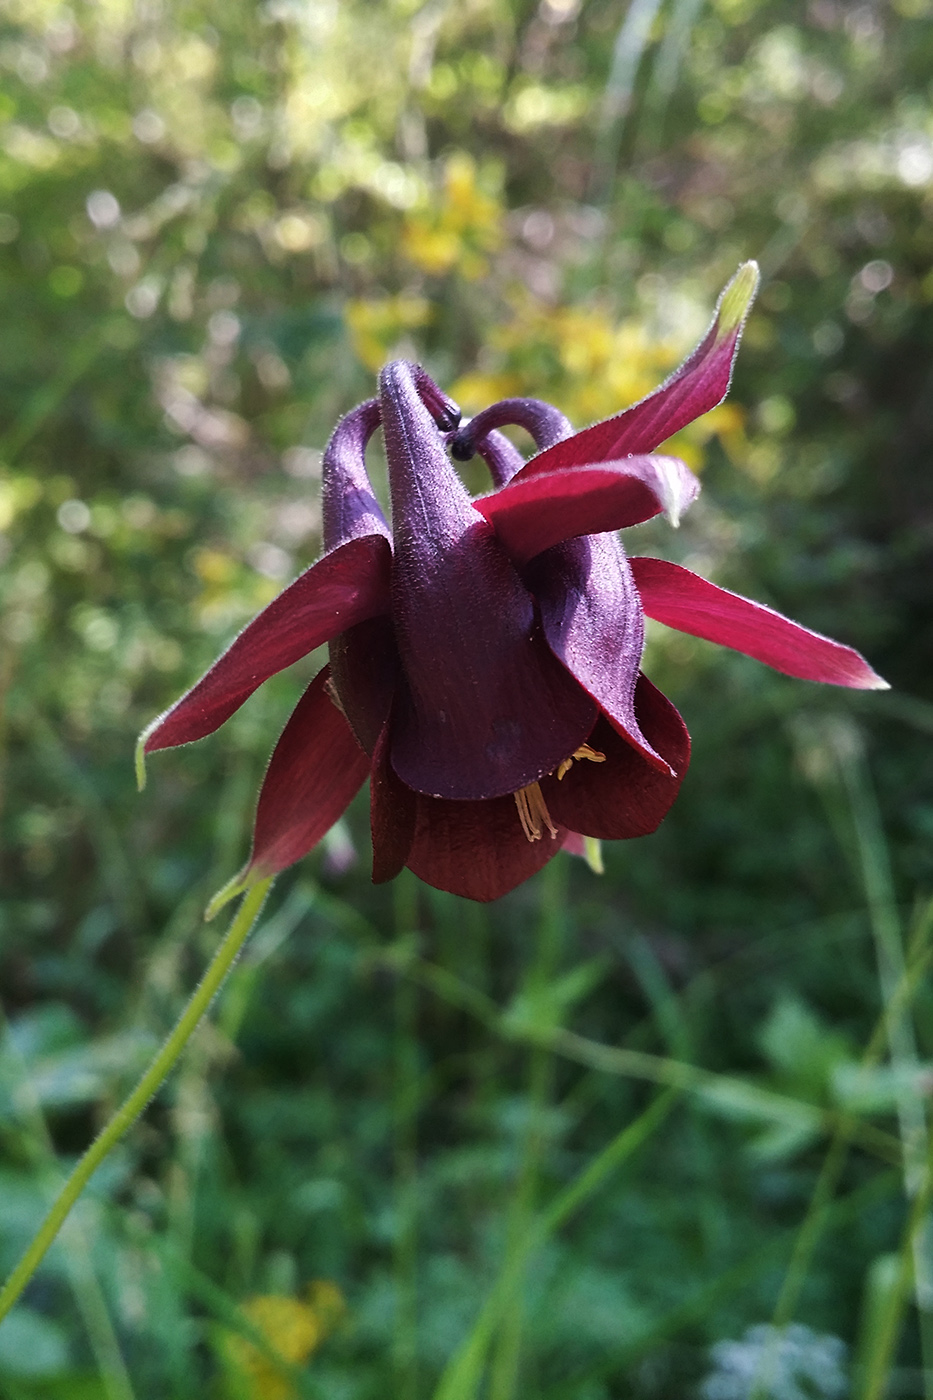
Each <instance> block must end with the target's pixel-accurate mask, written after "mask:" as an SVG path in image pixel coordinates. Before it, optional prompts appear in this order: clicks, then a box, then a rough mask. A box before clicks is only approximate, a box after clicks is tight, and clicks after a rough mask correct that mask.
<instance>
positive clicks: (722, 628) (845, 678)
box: [632, 559, 888, 690]
mask: <svg viewBox="0 0 933 1400" xmlns="http://www.w3.org/2000/svg"><path fill="white" fill-rule="evenodd" d="M632 572H633V574H634V576H635V583H636V584H637V586H638V591H639V593H640V594H641V601H642V606H643V608H644V610H645V612H646V613H647V615H648V616H649V617H652V618H654V619H655V621H656V622H663V623H666V625H667V626H668V627H676V628H677V630H678V631H679V632H689V633H690V635H691V636H694V637H703V638H705V639H706V641H708V642H718V643H719V644H720V646H725V647H732V648H734V650H735V651H741V652H744V653H745V655H746V656H753V657H754V658H755V660H756V661H763V662H764V663H765V665H766V666H773V667H774V669H775V670H776V671H783V672H784V673H785V674H786V675H788V676H798V677H799V678H800V679H801V680H805V681H824V682H826V683H827V684H828V685H845V686H851V687H853V688H854V689H856V690H887V689H888V684H887V682H886V681H883V680H882V679H881V677H880V676H879V675H877V674H876V673H875V672H874V671H873V670H872V668H871V667H870V666H869V664H868V662H867V661H866V660H865V659H864V657H862V656H860V655H859V653H858V652H857V651H855V650H853V648H852V647H846V646H843V645H842V643H841V642H834V641H833V640H832V639H831V638H830V637H824V636H822V635H821V634H820V633H819V632H811V631H810V630H809V628H807V627H801V625H800V623H799V622H791V620H790V618H787V617H783V616H782V615H781V614H780V613H779V612H775V611H774V610H773V609H772V608H767V607H765V606H764V604H763V603H755V602H753V601H752V600H751V599H750V598H742V597H740V596H739V595H738V594H737V593H729V592H727V591H726V589H725V588H719V587H717V585H716V584H715V583H710V582H709V581H708V580H707V579H705V578H700V576H699V574H693V573H691V572H690V570H689V569H683V568H681V567H680V565H679V564H669V563H667V562H666V561H665V560H663V559H633V560H632Z"/></svg>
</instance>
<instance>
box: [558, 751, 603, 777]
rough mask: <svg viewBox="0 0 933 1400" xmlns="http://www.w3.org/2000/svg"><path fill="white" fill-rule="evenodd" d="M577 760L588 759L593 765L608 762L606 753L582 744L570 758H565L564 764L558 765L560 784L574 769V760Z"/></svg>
mask: <svg viewBox="0 0 933 1400" xmlns="http://www.w3.org/2000/svg"><path fill="white" fill-rule="evenodd" d="M575 758H588V759H589V760H590V762H591V763H605V762H606V755H605V754H604V753H600V752H599V749H591V748H590V746H589V744H581V745H580V747H579V748H578V749H574V751H573V753H572V754H571V755H570V757H569V758H565V759H564V761H563V763H561V764H559V765H558V769H557V781H558V782H560V780H561V778H563V777H565V776H566V774H567V773H569V772H570V770H571V768H572V767H573V760H574V759H575Z"/></svg>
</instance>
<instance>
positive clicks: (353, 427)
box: [321, 399, 392, 550]
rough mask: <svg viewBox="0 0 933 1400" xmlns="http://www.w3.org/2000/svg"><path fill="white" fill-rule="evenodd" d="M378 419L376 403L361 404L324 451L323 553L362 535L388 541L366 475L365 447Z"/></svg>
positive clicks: (322, 497) (346, 419)
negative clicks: (380, 537) (382, 537)
mask: <svg viewBox="0 0 933 1400" xmlns="http://www.w3.org/2000/svg"><path fill="white" fill-rule="evenodd" d="M379 416H380V414H379V400H378V399H369V400H368V402H366V403H361V404H360V405H359V406H358V407H357V408H354V409H352V410H351V411H350V412H349V413H348V414H347V415H346V417H345V418H341V420H340V422H339V423H338V424H337V426H336V428H335V429H334V431H333V433H332V434H331V438H330V442H329V443H328V444H327V446H326V447H325V449H324V459H323V461H322V463H321V512H322V516H323V537H324V548H325V549H327V550H331V549H334V548H335V547H336V546H337V545H340V544H345V543H346V541H347V540H357V539H360V538H361V537H362V536H364V535H384V536H385V538H386V539H387V540H391V538H392V536H391V534H390V533H389V527H388V525H387V524H386V520H385V516H384V515H383V513H382V507H381V506H380V505H379V502H378V501H377V500H376V497H375V493H374V492H373V488H372V484H371V482H370V480H369V474H368V472H367V471H366V444H367V443H368V442H369V439H370V438H371V437H372V435H373V433H374V432H375V431H376V429H377V428H378V426H379Z"/></svg>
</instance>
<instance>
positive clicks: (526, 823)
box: [512, 783, 557, 841]
mask: <svg viewBox="0 0 933 1400" xmlns="http://www.w3.org/2000/svg"><path fill="white" fill-rule="evenodd" d="M512 796H513V797H514V798H515V805H516V807H517V808H518V818H519V821H520V822H521V824H522V831H524V833H525V836H526V837H527V839H528V840H529V841H540V840H541V829H542V827H544V826H546V827H547V829H548V831H549V832H550V833H551V840H552V841H553V840H554V838H555V837H556V835H557V827H556V826H555V825H554V823H553V822H552V821H551V814H550V812H549V811H548V809H547V803H546V802H545V800H544V795H543V793H542V792H541V788H540V786H539V785H538V783H530V784H529V785H528V787H523V788H519V789H518V792H516V793H513V794H512Z"/></svg>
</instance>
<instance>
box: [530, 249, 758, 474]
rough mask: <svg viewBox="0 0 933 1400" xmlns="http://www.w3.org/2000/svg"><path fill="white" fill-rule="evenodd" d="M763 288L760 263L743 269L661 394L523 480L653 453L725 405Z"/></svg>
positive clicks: (533, 468) (565, 447)
mask: <svg viewBox="0 0 933 1400" xmlns="http://www.w3.org/2000/svg"><path fill="white" fill-rule="evenodd" d="M757 288H758V267H757V264H755V263H753V262H748V263H745V264H743V266H742V267H740V268H739V270H738V272H737V273H736V275H735V277H733V279H732V281H731V282H730V283H729V285H728V286H727V287H726V289H725V290H724V292H723V293H722V296H721V297H720V298H719V303H718V305H717V307H716V314H715V316H714V317H713V323H712V325H711V326H710V328H709V330H708V331H707V333H706V335H705V336H704V337H703V339H702V340H701V341H700V344H699V345H698V346H697V347H696V349H695V350H694V351H693V353H692V354H691V355H689V356H688V357H687V359H686V360H684V362H683V364H682V365H680V367H679V368H678V369H676V370H675V371H674V373H673V374H672V375H671V376H670V378H669V379H667V380H666V381H665V383H664V384H662V385H661V387H660V388H659V389H656V390H655V391H654V393H653V394H649V395H648V397H647V398H644V399H642V400H641V402H640V403H637V404H633V406H632V407H631V408H627V409H626V410H625V411H624V413H619V414H616V416H615V417H614V418H607V419H606V420H605V421H604V422H602V423H595V424H594V425H593V427H591V428H584V429H583V431H582V432H580V433H575V434H574V436H573V437H569V438H565V439H564V440H563V441H562V442H558V443H555V444H554V446H553V447H549V448H547V449H546V450H545V451H544V452H541V453H539V454H538V456H537V457H533V458H532V459H531V461H530V462H529V463H528V464H527V466H525V467H524V468H523V470H522V473H521V475H522V476H523V477H528V476H536V475H537V474H538V473H539V472H551V471H555V470H557V469H558V468H560V467H575V466H581V465H583V464H586V463H593V462H607V461H610V460H611V459H614V458H618V457H624V456H625V455H626V454H627V453H646V452H653V451H654V449H655V448H656V447H657V446H658V445H659V444H660V443H662V442H665V441H666V440H667V439H668V438H669V437H672V436H673V434H674V433H676V432H679V431H680V429H681V428H683V427H685V426H686V425H687V424H688V423H692V422H693V420H694V419H695V418H699V417H700V416H701V415H702V414H704V413H708V412H709V410H710V409H711V408H715V407H716V405H717V404H719V403H722V401H723V399H724V398H725V397H726V394H727V393H728V390H729V382H730V380H731V378H732V366H733V363H734V361H735V356H736V352H737V351H738V347H739V338H740V336H741V333H742V327H743V325H744V323H745V318H746V316H747V315H748V310H749V307H750V306H751V304H752V300H753V298H754V295H755V292H756V291H757Z"/></svg>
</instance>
